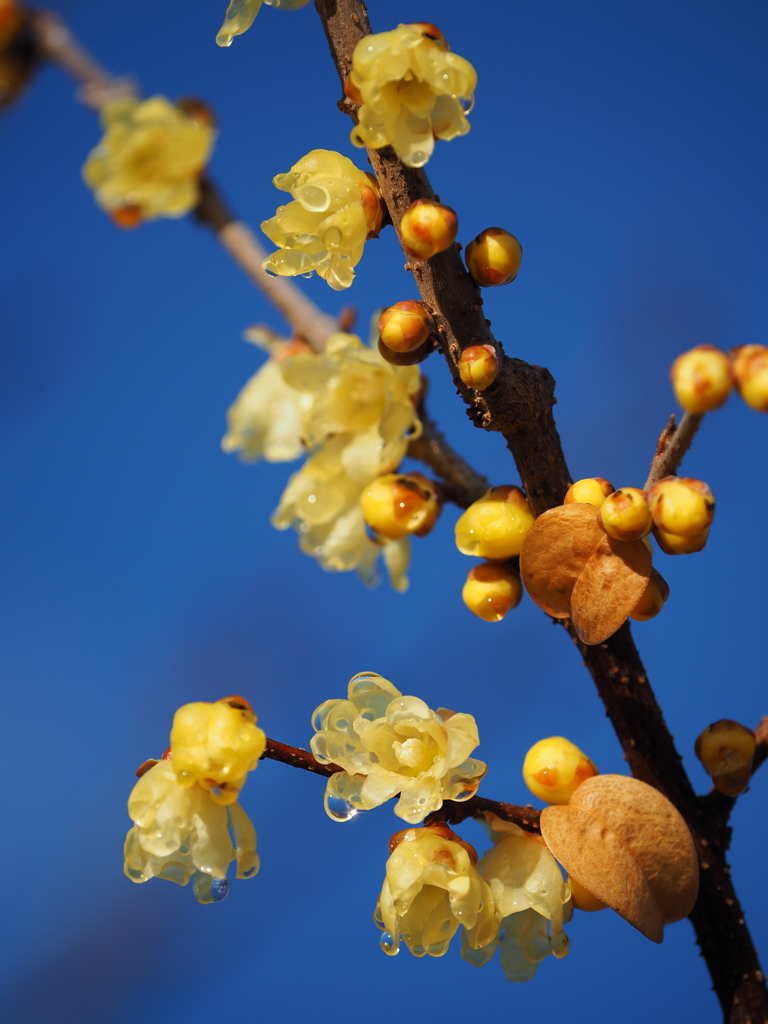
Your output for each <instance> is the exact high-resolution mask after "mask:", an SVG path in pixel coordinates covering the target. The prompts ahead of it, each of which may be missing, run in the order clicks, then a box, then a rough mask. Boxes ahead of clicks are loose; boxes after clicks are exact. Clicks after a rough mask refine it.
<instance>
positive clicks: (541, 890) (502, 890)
mask: <svg viewBox="0 0 768 1024" xmlns="http://www.w3.org/2000/svg"><path fill="white" fill-rule="evenodd" d="M486 818H487V820H488V824H489V826H490V828H491V829H492V837H493V840H494V843H495V845H494V846H493V847H492V848H491V849H490V850H488V851H487V853H485V854H484V856H483V858H482V860H481V861H480V863H479V864H478V871H479V872H480V874H481V875H482V877H483V878H484V879H485V880H486V882H487V883H488V885H489V886H490V889H491V892H492V893H493V897H494V900H495V904H496V909H497V911H498V913H499V915H500V917H501V918H502V921H501V929H500V931H499V933H498V935H497V936H496V937H495V938H494V939H493V941H492V942H490V943H489V944H488V945H486V946H484V947H474V948H468V947H467V946H465V947H464V948H463V949H462V953H461V955H462V956H463V957H464V959H465V960H468V961H469V962H470V963H473V964H474V965H475V966H476V967H482V966H483V965H484V964H486V963H488V961H489V960H490V959H491V958H492V957H493V955H494V953H495V952H496V949H497V948H499V947H500V949H501V966H502V969H503V971H504V974H505V975H506V977H507V978H508V980H509V981H530V979H531V978H532V977H533V976H534V974H535V973H536V968H537V967H538V964H539V962H540V961H541V960H543V959H544V957H545V956H547V955H548V954H550V953H552V954H553V955H554V956H555V957H557V958H562V957H564V956H565V955H566V954H567V952H568V948H569V944H568V936H567V935H566V934H565V932H564V931H563V920H564V912H565V906H566V904H567V903H568V901H569V899H570V897H571V891H570V889H569V888H568V885H567V884H566V883H565V882H564V881H563V876H562V873H561V871H560V868H559V866H558V864H557V861H556V860H555V858H554V857H553V856H552V854H551V853H550V852H549V850H548V849H547V848H546V846H545V845H544V844H543V843H542V842H540V841H539V840H538V839H537V838H536V837H534V836H532V835H530V834H528V833H527V832H523V830H522V829H521V828H518V826H517V825H513V824H512V823H511V822H507V821H502V820H501V818H498V817H496V815H495V814H491V813H488V814H487V815H486Z"/></svg>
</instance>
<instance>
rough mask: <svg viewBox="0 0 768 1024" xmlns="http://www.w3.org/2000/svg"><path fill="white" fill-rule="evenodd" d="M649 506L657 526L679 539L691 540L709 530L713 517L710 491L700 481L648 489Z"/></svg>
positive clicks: (678, 480) (672, 479)
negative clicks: (687, 538) (695, 535)
mask: <svg viewBox="0 0 768 1024" xmlns="http://www.w3.org/2000/svg"><path fill="white" fill-rule="evenodd" d="M648 504H649V505H650V507H651V513H652V515H653V521H654V523H655V524H656V526H658V528H659V529H660V530H663V531H664V532H665V533H674V534H677V536H678V537H692V536H693V535H694V534H700V533H701V532H702V531H704V530H707V529H709V526H710V524H711V523H712V519H713V517H714V514H715V499H714V496H713V494H712V491H711V490H710V489H709V487H708V486H707V484H705V483H704V482H703V481H702V480H694V479H693V478H691V477H684V476H680V477H678V476H668V477H665V478H664V479H663V480H659V482H658V483H657V484H655V485H654V486H653V487H652V488H651V491H650V494H649V495H648ZM702 546H703V545H702ZM697 550H698V549H697Z"/></svg>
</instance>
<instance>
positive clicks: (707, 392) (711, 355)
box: [671, 345, 733, 413]
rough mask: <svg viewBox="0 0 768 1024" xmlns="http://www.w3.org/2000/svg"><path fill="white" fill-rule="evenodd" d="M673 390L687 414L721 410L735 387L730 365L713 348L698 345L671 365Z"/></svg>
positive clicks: (726, 357)
mask: <svg viewBox="0 0 768 1024" xmlns="http://www.w3.org/2000/svg"><path fill="white" fill-rule="evenodd" d="M671 377H672V387H673V389H674V392H675V397H676V398H677V400H678V402H679V403H680V405H682V407H683V408H684V409H685V411H686V412H693V413H703V412H711V411H712V410H713V409H719V408H720V406H721V405H722V404H723V402H725V400H726V398H727V397H728V395H730V393H731V388H732V387H733V371H732V369H731V361H730V359H729V358H728V356H727V355H726V354H725V352H721V351H720V349H719V348H715V346H714V345H697V346H696V348H692V349H691V350H690V352H684V353H683V354H682V355H681V356H678V357H677V359H676V360H675V361H674V363H673V364H672V370H671Z"/></svg>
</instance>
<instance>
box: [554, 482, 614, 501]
mask: <svg viewBox="0 0 768 1024" xmlns="http://www.w3.org/2000/svg"><path fill="white" fill-rule="evenodd" d="M613 490H614V487H613V484H612V483H610V482H609V481H608V480H606V479H605V477H602V476H590V477H586V478H585V479H584V480H577V481H576V483H574V484H571V486H570V487H569V488H568V490H567V491H566V492H565V498H563V504H564V505H594V506H595V508H600V507H601V506H602V504H603V502H604V501H605V499H606V498H607V497H608V495H609V494H613Z"/></svg>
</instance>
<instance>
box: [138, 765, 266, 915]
mask: <svg viewBox="0 0 768 1024" xmlns="http://www.w3.org/2000/svg"><path fill="white" fill-rule="evenodd" d="M128 813H129V815H130V817H131V819H132V820H133V821H134V822H135V824H134V826H133V828H131V829H130V831H129V832H128V835H127V836H126V840H125V874H126V875H127V876H128V878H130V879H131V881H133V882H146V881H148V880H149V879H150V878H164V879H166V880H167V881H170V882H176V883H178V884H179V885H186V884H187V882H189V881H190V879H191V880H192V887H193V891H194V894H195V898H196V899H197V900H198V901H199V902H200V903H216V902H218V901H220V900H222V899H224V897H225V896H226V895H227V890H228V883H227V881H226V874H227V868H228V866H229V863H230V861H233V860H234V861H236V862H237V877H238V878H252V877H253V876H254V875H255V874H256V872H257V871H258V870H259V858H258V856H257V854H256V832H255V830H254V827H253V825H252V823H251V821H250V819H249V818H248V815H247V814H246V813H245V811H244V810H243V809H242V807H241V806H240V804H238V803H233V804H230V805H229V806H228V807H222V806H221V805H220V804H219V803H216V802H215V801H214V800H213V799H212V797H211V795H210V794H209V793H208V792H207V791H206V790H205V789H202V788H201V787H200V786H192V787H189V786H182V785H180V783H179V780H178V778H177V775H176V772H175V771H174V769H173V766H172V762H171V761H166V760H163V761H158V762H157V764H155V765H154V766H153V767H152V768H150V769H149V770H148V771H147V772H145V773H144V774H143V775H142V776H141V778H140V779H139V781H138V782H137V783H136V785H135V786H134V788H133V792H132V793H131V795H130V798H129V800H128Z"/></svg>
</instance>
